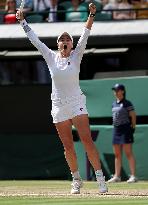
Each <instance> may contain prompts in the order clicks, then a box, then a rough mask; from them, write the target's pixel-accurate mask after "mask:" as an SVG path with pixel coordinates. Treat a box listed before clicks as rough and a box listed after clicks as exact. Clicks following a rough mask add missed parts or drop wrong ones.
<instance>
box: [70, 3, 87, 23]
mask: <svg viewBox="0 0 148 205" xmlns="http://www.w3.org/2000/svg"><path fill="white" fill-rule="evenodd" d="M71 4H72V5H71V7H69V8H68V9H67V12H66V21H86V20H87V16H88V12H87V8H86V7H85V6H83V5H81V1H80V0H71Z"/></svg>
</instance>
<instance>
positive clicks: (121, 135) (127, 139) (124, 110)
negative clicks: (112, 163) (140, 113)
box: [112, 99, 134, 144]
mask: <svg viewBox="0 0 148 205" xmlns="http://www.w3.org/2000/svg"><path fill="white" fill-rule="evenodd" d="M133 110H134V107H133V105H132V103H131V102H130V101H128V100H126V99H123V100H122V101H119V102H118V101H114V102H113V104H112V117H113V125H114V129H113V144H129V143H133V142H134V138H133V129H132V128H131V122H130V117H129V112H130V111H133Z"/></svg>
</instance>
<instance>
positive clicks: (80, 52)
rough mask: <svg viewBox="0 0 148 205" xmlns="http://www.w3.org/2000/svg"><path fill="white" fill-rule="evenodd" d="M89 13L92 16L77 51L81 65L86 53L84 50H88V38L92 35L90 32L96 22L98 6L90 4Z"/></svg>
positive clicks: (88, 20) (89, 17)
mask: <svg viewBox="0 0 148 205" xmlns="http://www.w3.org/2000/svg"><path fill="white" fill-rule="evenodd" d="M89 11H90V14H89V16H88V19H87V22H86V24H85V27H84V29H83V32H82V34H81V37H80V39H79V41H78V43H77V46H76V49H75V53H76V54H77V55H78V58H79V63H80V62H81V60H82V57H83V53H84V50H85V48H86V44H87V40H88V36H89V34H90V30H91V28H92V25H93V22H94V17H95V13H96V6H95V5H94V4H93V3H91V4H89Z"/></svg>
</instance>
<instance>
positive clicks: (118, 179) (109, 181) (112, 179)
mask: <svg viewBox="0 0 148 205" xmlns="http://www.w3.org/2000/svg"><path fill="white" fill-rule="evenodd" d="M116 182H121V178H120V177H117V176H113V177H112V178H111V179H109V180H108V183H116Z"/></svg>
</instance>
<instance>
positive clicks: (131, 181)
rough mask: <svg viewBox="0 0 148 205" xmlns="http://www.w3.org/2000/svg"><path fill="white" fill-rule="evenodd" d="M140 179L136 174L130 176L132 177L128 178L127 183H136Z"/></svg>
mask: <svg viewBox="0 0 148 205" xmlns="http://www.w3.org/2000/svg"><path fill="white" fill-rule="evenodd" d="M137 181H138V179H137V178H136V177H135V176H133V175H132V176H130V178H129V179H128V180H127V183H135V182H137Z"/></svg>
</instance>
